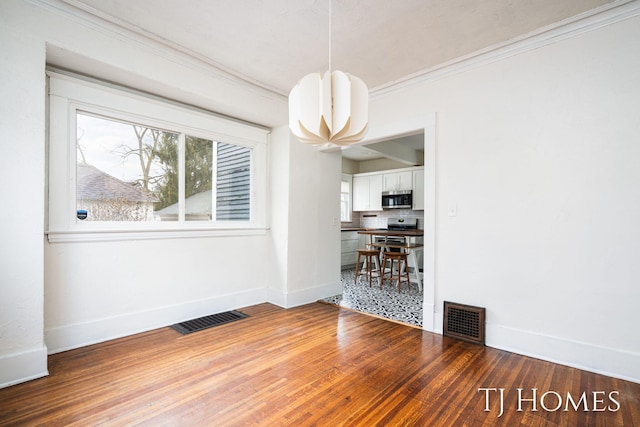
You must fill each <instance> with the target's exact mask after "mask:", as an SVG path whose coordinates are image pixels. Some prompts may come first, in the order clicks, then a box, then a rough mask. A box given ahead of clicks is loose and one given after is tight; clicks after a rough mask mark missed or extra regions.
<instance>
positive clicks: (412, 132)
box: [343, 113, 436, 331]
mask: <svg viewBox="0 0 640 427" xmlns="http://www.w3.org/2000/svg"><path fill="white" fill-rule="evenodd" d="M435 118H436V116H435V113H431V114H429V115H427V117H422V118H421V119H416V120H414V121H413V123H403V124H399V125H397V126H395V127H390V128H388V129H386V131H385V132H380V133H377V134H375V133H374V132H372V133H370V135H369V138H368V139H366V140H365V141H363V142H361V143H359V144H356V145H355V146H351V147H349V148H348V149H343V157H344V156H345V152H347V150H353V152H354V153H358V154H357V155H358V156H361V157H364V156H367V154H365V153H366V152H367V150H373V151H377V152H384V153H385V159H384V160H381V161H379V162H378V164H379V165H378V166H377V167H382V168H384V166H383V165H389V164H393V163H390V161H393V162H396V164H397V163H398V162H400V166H399V167H402V166H403V164H402V162H405V163H404V166H405V167H406V166H408V163H407V162H408V161H411V160H407V159H410V154H409V157H407V154H406V153H405V154H403V155H402V158H401V159H399V158H398V157H400V156H399V151H398V150H396V152H394V153H391V152H389V147H390V146H393V145H399V144H403V146H405V145H406V147H405V148H408V150H405V151H412V150H413V151H415V150H416V149H419V148H420V147H421V148H422V150H421V151H422V156H423V159H422V163H423V167H424V190H423V191H422V192H421V194H420V196H422V197H423V198H424V210H423V211H422V217H421V221H420V225H421V226H422V228H423V229H424V237H423V252H422V254H423V264H422V285H423V292H422V295H421V297H422V301H421V304H422V310H421V311H422V321H421V325H420V326H421V327H422V328H423V329H425V330H428V331H434V330H435V323H436V322H435V303H434V301H435V209H436V200H435V177H436V171H435V165H436V162H435V147H436V141H435V137H436V134H435ZM416 140H418V142H417V143H416ZM400 151H403V150H400ZM347 156H348V157H347V158H349V157H351V158H353V157H356V155H355V154H354V155H349V154H347ZM365 158H366V157H365ZM352 160H353V159H352ZM360 161H362V160H360ZM365 161H366V160H365ZM346 163H347V165H348V162H346ZM375 163H376V162H375V161H373V162H370V163H369V164H368V167H376V166H373V165H374V164H375ZM344 165H345V161H344V160H343V172H347V173H349V172H351V173H353V169H349V168H348V167H347V168H346V170H345V166H344ZM370 171H371V170H367V171H366V172H370ZM360 172H361V171H360V170H358V172H357V173H360ZM383 212H384V211H383ZM372 218H374V220H380V219H381V217H379V216H377V215H376V216H375V217H374V216H373V214H372V215H371V216H367V220H366V221H365V223H364V224H362V222H363V221H361V224H359V225H362V226H364V227H368V228H369V227H371V224H370V222H371V221H373V220H372ZM361 220H362V218H361ZM374 227H375V225H374ZM343 276H344V275H343ZM343 280H344V279H343ZM347 280H348V279H347ZM373 314H379V313H373Z"/></svg>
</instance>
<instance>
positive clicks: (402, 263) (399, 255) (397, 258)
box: [382, 251, 411, 292]
mask: <svg viewBox="0 0 640 427" xmlns="http://www.w3.org/2000/svg"><path fill="white" fill-rule="evenodd" d="M387 261H389V262H391V265H390V267H389V277H388V279H389V280H390V281H391V283H393V281H394V280H397V281H398V285H397V286H398V292H400V283H401V282H402V281H405V280H406V282H407V289H409V288H410V287H411V279H409V265H408V263H407V254H406V253H404V252H390V251H385V252H383V258H382V271H383V275H382V280H384V279H385V278H386V277H385V273H384V272H386V269H387ZM396 262H397V263H398V268H397V270H396V272H397V275H394V274H393V265H394V263H396ZM403 271H404V273H403Z"/></svg>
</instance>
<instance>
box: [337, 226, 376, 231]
mask: <svg viewBox="0 0 640 427" xmlns="http://www.w3.org/2000/svg"><path fill="white" fill-rule="evenodd" d="M367 230H377V228H366V227H342V228H341V229H340V231H367Z"/></svg>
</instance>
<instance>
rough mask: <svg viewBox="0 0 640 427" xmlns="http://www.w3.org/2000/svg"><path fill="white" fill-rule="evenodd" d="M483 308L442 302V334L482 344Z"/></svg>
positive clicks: (483, 327)
mask: <svg viewBox="0 0 640 427" xmlns="http://www.w3.org/2000/svg"><path fill="white" fill-rule="evenodd" d="M484 320H485V309H484V308H483V307H473V306H470V305H464V304H457V303H454V302H449V301H445V302H444V328H443V335H444V336H447V337H451V338H458V339H461V340H464V341H469V342H473V343H476V344H482V345H484V329H485V321H484Z"/></svg>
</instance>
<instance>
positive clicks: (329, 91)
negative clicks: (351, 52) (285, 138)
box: [289, 70, 369, 145]
mask: <svg viewBox="0 0 640 427" xmlns="http://www.w3.org/2000/svg"><path fill="white" fill-rule="evenodd" d="M368 121H369V90H368V89H367V85H365V84H364V82H363V81H362V80H360V79H359V78H357V77H355V76H352V75H350V74H348V73H345V72H342V71H337V70H336V71H333V72H329V71H327V72H326V73H325V74H324V76H322V75H321V74H320V73H312V74H307V75H306V76H304V77H303V78H302V79H301V80H300V81H299V82H298V84H297V85H296V86H295V87H294V88H293V89H291V93H289V128H290V129H291V132H293V134H294V135H295V136H296V137H297V138H298V139H299V140H300V141H302V142H306V143H310V144H322V143H325V142H330V143H333V144H336V145H349V144H351V143H354V142H357V141H360V140H361V139H362V138H363V137H364V135H365V133H366V131H367V125H368Z"/></svg>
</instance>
